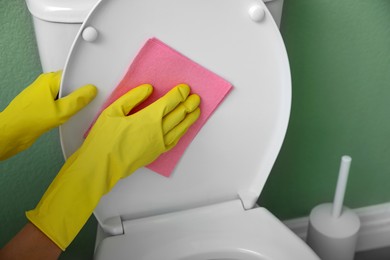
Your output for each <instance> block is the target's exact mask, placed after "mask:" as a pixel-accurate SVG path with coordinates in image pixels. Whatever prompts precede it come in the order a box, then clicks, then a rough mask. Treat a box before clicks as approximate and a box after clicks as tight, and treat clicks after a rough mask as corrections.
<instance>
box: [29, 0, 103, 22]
mask: <svg viewBox="0 0 390 260" xmlns="http://www.w3.org/2000/svg"><path fill="white" fill-rule="evenodd" d="M97 2H99V0H56V1H53V0H26V4H27V7H28V9H29V10H30V13H31V14H32V15H33V16H35V17H37V18H39V19H41V20H45V21H49V22H57V23H82V22H83V21H84V20H85V18H86V17H87V15H88V14H89V12H90V11H91V10H92V9H93V7H94V6H95V4H96V3H97Z"/></svg>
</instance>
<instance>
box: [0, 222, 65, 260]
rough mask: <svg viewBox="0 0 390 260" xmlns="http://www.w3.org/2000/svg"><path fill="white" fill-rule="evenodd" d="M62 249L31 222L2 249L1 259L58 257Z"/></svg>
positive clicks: (0, 252) (40, 259)
mask: <svg viewBox="0 0 390 260" xmlns="http://www.w3.org/2000/svg"><path fill="white" fill-rule="evenodd" d="M61 252H62V250H61V249H60V248H59V247H58V246H57V245H56V244H55V243H53V242H52V241H51V240H50V239H49V238H48V237H47V236H46V235H45V234H44V233H42V232H41V231H40V230H39V229H38V228H37V227H35V226H34V225H33V224H31V223H27V224H26V225H25V226H24V228H23V229H22V230H21V231H20V232H19V233H18V234H17V235H16V236H15V237H14V238H12V240H11V241H9V242H8V243H7V244H6V245H5V246H4V247H3V248H2V249H0V259H1V260H3V259H4V260H20V259H29V260H42V259H45V260H51V259H53V260H54V259H58V257H59V256H60V254H61Z"/></svg>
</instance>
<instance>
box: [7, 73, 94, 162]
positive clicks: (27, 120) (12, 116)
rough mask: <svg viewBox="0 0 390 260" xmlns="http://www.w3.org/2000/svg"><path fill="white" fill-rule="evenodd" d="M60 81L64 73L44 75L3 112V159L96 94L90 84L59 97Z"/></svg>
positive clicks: (25, 146)
mask: <svg viewBox="0 0 390 260" xmlns="http://www.w3.org/2000/svg"><path fill="white" fill-rule="evenodd" d="M60 81H61V72H52V73H47V74H42V75H41V76H39V77H38V78H37V79H36V80H35V81H34V82H33V83H32V84H31V85H30V86H28V87H27V88H26V89H24V90H23V91H22V92H21V93H20V94H19V95H18V96H16V97H15V99H14V100H12V101H11V103H10V104H9V105H8V106H7V107H6V108H5V109H4V111H2V112H0V160H4V159H7V158H9V157H11V156H13V155H15V154H16V153H18V152H21V151H23V150H25V149H27V148H28V147H30V146H31V145H32V144H33V143H34V141H35V140H36V139H37V138H38V137H39V136H40V135H42V134H43V133H44V132H46V131H48V130H50V129H52V128H54V127H57V126H59V125H61V124H62V123H64V122H65V121H66V120H68V119H69V118H70V117H71V116H72V115H74V114H75V113H77V112H78V111H79V110H81V109H82V108H83V107H85V106H86V105H87V104H88V103H89V102H91V100H93V99H94V98H95V96H96V93H97V90H96V87H94V86H92V85H87V86H84V87H81V88H79V89H78V90H76V91H74V92H73V93H71V94H70V95H68V96H66V97H64V98H61V99H57V95H58V92H59V89H60Z"/></svg>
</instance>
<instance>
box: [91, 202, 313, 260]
mask: <svg viewBox="0 0 390 260" xmlns="http://www.w3.org/2000/svg"><path fill="white" fill-rule="evenodd" d="M124 225H125V234H124V235H120V236H113V237H108V238H106V239H104V240H103V241H102V242H101V243H100V245H99V247H98V248H97V250H96V252H95V259H96V260H103V259H116V260H122V259H123V260H125V259H126V260H127V259H137V260H139V259H142V260H155V259H161V260H206V259H213V260H217V259H220V260H222V259H223V260H226V259H229V260H230V259H235V260H238V259H240V260H265V259H283V260H287V259H291V260H296V259H302V260H309V259H318V258H317V257H316V256H315V254H314V253H313V252H312V251H311V250H308V249H307V245H306V244H305V243H304V242H303V241H302V240H300V239H297V238H296V236H295V235H294V234H293V233H292V232H291V231H290V230H289V229H288V228H287V227H286V226H284V225H282V224H281V223H280V221H279V220H277V219H276V218H275V217H274V216H273V215H272V214H271V213H270V212H269V211H267V210H266V209H265V208H255V209H251V210H248V211H244V212H243V211H242V205H241V203H240V202H239V201H233V202H227V203H222V204H219V205H213V206H208V207H204V208H198V209H192V210H188V211H184V212H178V213H171V214H166V215H161V216H158V217H150V218H146V219H141V220H133V221H129V222H125V223H124ZM227 227H230V228H227ZM275 249H277V250H275ZM113 256H114V258H113Z"/></svg>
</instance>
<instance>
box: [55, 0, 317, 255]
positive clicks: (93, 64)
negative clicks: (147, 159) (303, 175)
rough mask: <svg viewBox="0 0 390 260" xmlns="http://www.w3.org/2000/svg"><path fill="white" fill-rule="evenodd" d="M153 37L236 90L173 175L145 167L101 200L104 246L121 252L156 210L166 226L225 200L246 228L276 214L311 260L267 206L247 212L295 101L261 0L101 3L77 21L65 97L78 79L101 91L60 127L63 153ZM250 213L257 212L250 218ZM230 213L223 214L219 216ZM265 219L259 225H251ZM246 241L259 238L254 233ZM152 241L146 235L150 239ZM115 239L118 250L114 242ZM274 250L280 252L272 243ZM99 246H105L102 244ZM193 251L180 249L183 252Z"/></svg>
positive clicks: (74, 143) (78, 141)
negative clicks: (185, 214)
mask: <svg viewBox="0 0 390 260" xmlns="http://www.w3.org/2000/svg"><path fill="white" fill-rule="evenodd" d="M254 11H255V12H254ZM261 12H264V13H263V15H264V17H262V15H261ZM259 14H260V16H259ZM91 28H92V31H95V32H97V34H95V36H97V37H92V38H91V37H84V38H83V32H84V31H85V30H86V29H88V30H89V31H91ZM233 33H234V34H233ZM152 37H157V38H159V39H160V40H161V41H163V42H164V43H166V44H167V45H169V46H170V47H172V48H174V49H176V50H177V51H179V52H180V53H182V54H183V55H185V56H187V57H188V58H190V59H192V60H193V61H195V62H197V63H199V64H200V65H202V66H204V67H206V68H207V69H209V70H211V71H213V72H215V73H216V74H218V75H219V76H221V77H223V78H225V79H226V80H227V81H229V82H231V83H232V85H233V86H234V89H233V90H232V91H231V93H230V94H229V95H228V96H227V98H226V99H225V101H224V102H223V103H222V104H221V105H220V106H219V107H218V109H217V110H216V111H215V112H214V114H213V115H212V116H211V117H210V119H209V121H208V122H207V123H206V125H205V126H204V127H203V128H202V129H201V131H200V132H199V134H198V135H197V136H196V138H195V139H194V141H193V142H192V143H191V144H190V146H189V147H188V148H187V150H186V152H185V154H184V156H183V157H182V158H181V160H180V162H179V164H178V165H177V166H176V169H175V171H174V173H173V174H172V175H171V176H170V178H165V177H162V176H160V175H158V174H156V173H153V172H152V171H151V170H149V169H146V168H142V169H139V170H137V171H136V172H135V173H133V174H132V175H131V176H129V177H127V178H125V179H123V180H121V181H120V182H118V183H117V184H116V186H115V187H114V188H113V190H112V191H111V192H110V193H108V194H107V195H105V196H104V197H103V198H102V199H101V201H100V202H99V205H98V206H97V208H96V209H95V212H94V214H95V216H96V218H97V220H98V222H99V226H100V227H101V228H102V229H103V230H104V233H107V234H109V235H114V237H110V238H108V239H104V241H106V242H104V241H103V242H102V244H101V245H102V247H106V246H104V245H106V244H110V245H112V243H111V241H116V242H117V243H118V244H115V243H116V242H115V243H114V244H115V245H112V246H113V248H116V249H115V250H123V252H127V251H126V250H127V249H126V248H127V246H124V245H127V243H129V242H130V240H128V238H129V237H130V236H129V235H128V233H127V229H128V227H129V226H133V225H132V224H131V223H139V221H143V220H150V219H151V218H154V217H155V218H158V219H159V221H157V222H158V223H160V224H161V223H165V222H161V217H162V216H169V217H172V216H175V214H179V215H180V216H181V214H182V213H183V212H193V213H196V214H198V213H199V214H201V213H202V212H203V209H204V208H211V209H219V208H220V206H221V205H227V206H226V208H228V210H229V211H232V210H233V211H234V212H236V211H237V214H234V216H238V217H237V219H236V220H240V221H242V222H241V223H240V227H242V228H243V230H247V228H248V227H259V228H260V227H262V226H264V225H266V223H270V221H271V222H272V221H274V223H276V224H275V225H273V227H275V232H276V234H277V235H280V236H281V237H284V236H287V237H289V238H291V239H290V240H289V242H291V240H293V241H295V242H292V243H293V244H294V243H295V245H297V250H298V249H301V253H302V254H305V255H306V256H308V255H310V256H311V257H306V258H295V259H316V258H315V257H313V253H312V252H311V251H310V250H309V249H307V248H306V247H305V246H304V245H303V244H302V243H301V242H299V240H298V238H296V237H295V236H293V235H292V234H291V232H290V231H288V230H287V229H286V228H285V227H284V226H283V225H282V224H281V223H279V222H278V221H277V220H276V218H275V217H273V216H272V215H270V214H269V217H267V218H264V219H263V218H262V216H261V214H260V213H258V212H266V210H265V209H251V208H253V207H254V206H255V204H256V201H257V199H258V196H259V194H260V192H261V190H262V188H263V186H264V184H265V181H266V180H267V177H268V175H269V173H270V171H271V168H272V166H273V163H274V162H275V160H276V157H277V154H278V152H279V150H280V147H281V144H282V142H283V139H284V136H285V132H286V129H287V124H288V119H289V113H290V103H291V82H290V72H289V64H288V59H287V54H286V51H285V48H284V44H283V41H282V39H281V36H280V33H279V30H278V28H277V26H276V24H275V22H274V20H273V19H272V17H271V14H270V13H269V12H268V10H267V8H266V7H265V5H264V3H263V2H262V1H259V0H240V1H237V0H212V1H211V0H191V1H190V0H188V1H183V0H164V1H161V0H132V1H129V0H116V1H104V0H103V1H100V2H99V3H98V4H97V5H96V7H95V8H94V10H93V11H92V12H91V14H90V15H89V16H88V18H87V19H86V21H85V22H84V24H83V25H82V27H81V30H80V33H79V34H78V36H77V37H76V40H75V42H74V44H73V47H72V50H71V52H70V55H69V57H68V60H67V63H66V66H65V69H64V73H63V80H62V86H61V93H60V95H61V96H65V95H67V94H68V93H70V92H72V91H73V90H75V89H76V88H77V87H79V86H81V85H84V84H90V83H91V84H95V85H96V86H98V88H99V95H98V96H97V98H96V99H95V100H94V101H93V102H92V103H91V104H90V105H88V106H87V107H86V108H85V109H84V110H82V111H81V112H79V113H78V114H77V115H75V116H74V117H73V118H71V120H69V121H68V122H67V123H66V124H64V125H63V126H61V128H60V135H61V144H62V148H63V152H64V154H65V156H66V157H68V156H70V155H71V154H72V153H73V152H74V151H75V150H77V148H78V147H79V146H80V145H81V143H82V141H83V137H82V136H83V134H84V132H85V131H86V130H87V129H88V127H89V125H90V123H91V122H92V120H93V119H94V117H95V114H96V113H97V111H98V110H99V108H100V106H101V105H102V104H103V102H104V101H105V99H106V98H107V97H108V95H109V94H110V93H111V91H112V90H113V89H114V88H115V87H116V85H117V84H118V83H119V81H120V80H121V79H122V77H123V76H124V74H125V72H126V71H127V68H128V66H129V64H130V62H131V61H132V59H133V58H134V57H135V55H136V54H137V52H138V51H139V49H140V48H141V47H142V45H143V43H144V42H146V40H147V39H149V38H152ZM223 207H225V206H223ZM238 208H239V210H238ZM248 209H251V210H249V211H247V210H248ZM248 212H253V213H250V214H255V215H256V214H260V215H258V216H257V217H258V218H246V216H248ZM211 216H215V217H217V216H219V214H218V210H212V211H211V212H210V214H208V215H207V218H209V217H211ZM229 218H230V217H229V216H228V215H226V216H224V217H223V218H222V219H229ZM241 218H242V219H241ZM184 219H185V218H184ZM232 219H234V217H233V216H232ZM262 219H263V220H264V221H265V222H264V223H257V222H258V221H259V220H260V221H261V220H262ZM187 221H189V222H190V223H187V224H185V223H184V222H183V224H182V225H175V227H176V228H178V229H181V228H184V227H185V226H191V222H192V220H191V219H187ZM204 222H205V223H206V222H207V221H206V220H205V221H204ZM252 222H253V223H252ZM215 223H218V221H216V222H215ZM221 223H222V222H221ZM224 223H225V222H224ZM176 224H177V223H176ZM203 224H204V223H200V226H202V225H203ZM161 225H162V224H161ZM225 225H227V226H224V228H225V229H226V230H229V234H234V233H232V232H234V229H233V228H232V226H231V223H230V224H229V222H226V223H225ZM229 225H230V226H229ZM145 228H147V227H146V226H145ZM183 230H185V229H183ZM222 230H223V229H222V228H220V229H219V230H215V231H216V232H220V231H222ZM257 230H258V231H260V230H259V229H257ZM278 230H282V231H280V232H279V231H278ZM192 231H194V232H195V230H192ZM192 231H191V232H192ZM139 232H141V233H142V232H143V231H141V230H139ZM188 232H190V230H188ZM273 232H274V231H273ZM131 233H132V234H136V233H137V232H135V231H134V230H132V231H131ZM168 233H170V232H168ZM186 233H187V232H186ZM195 233H196V232H195ZM195 233H194V235H195ZM271 233H272V232H271ZM156 234H157V233H156ZM221 234H222V233H221ZM138 235H139V236H141V235H140V233H138ZM166 235H169V234H166ZM142 236H143V235H142ZM252 238H253V239H254V241H257V240H256V239H257V238H256V236H253V237H252ZM218 240H219V241H221V239H217V237H216V239H215V241H218ZM192 241H195V240H192ZM234 241H236V240H234ZM264 241H266V240H264ZM149 242H150V241H149ZM149 242H148V240H147V239H146V240H145V241H144V243H146V245H148V243H149ZM226 242H228V241H226ZM237 242H238V241H237ZM210 243H211V242H210ZM266 244H267V243H266ZM120 245H122V246H124V248H122V249H118V248H117V246H120ZM298 245H299V246H298ZM108 247H111V246H108ZM234 248H237V249H238V248H239V247H232V250H235V249H234ZM270 248H271V249H273V251H278V250H275V248H274V247H273V246H271V247H270ZM287 248H288V247H287ZM256 250H261V248H257V249H256ZM98 251H99V252H105V251H104V250H103V249H102V248H100V249H98ZM149 251H150V250H149ZM259 252H261V251H258V252H257V254H259ZM206 253H211V254H212V253H213V252H205V254H206ZM214 253H215V252H214ZM236 253H237V252H236ZM239 253H242V252H241V251H240V252H239ZM231 254H233V255H234V254H235V252H233V251H231ZM237 254H238V253H237ZM257 256H258V255H253V257H257ZM177 257H179V256H177ZM186 257H187V258H186ZM193 257H195V258H193ZM196 257H197V256H190V255H184V256H183V259H186V260H191V259H198V258H196ZM111 258H112V257H111ZM102 259H107V258H102ZM132 259H144V258H141V257H140V258H137V257H134V258H132ZM145 259H148V258H145ZM154 259H156V258H154ZM158 259H163V258H161V257H160V258H158ZM166 259H170V258H166ZM217 259H218V258H217ZM220 259H223V258H220ZM227 259H229V257H227ZM230 259H231V257H230ZM243 259H251V258H249V256H248V258H243ZM254 259H257V258H254ZM260 259H261V258H260ZM266 259H267V258H266Z"/></svg>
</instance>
